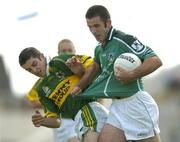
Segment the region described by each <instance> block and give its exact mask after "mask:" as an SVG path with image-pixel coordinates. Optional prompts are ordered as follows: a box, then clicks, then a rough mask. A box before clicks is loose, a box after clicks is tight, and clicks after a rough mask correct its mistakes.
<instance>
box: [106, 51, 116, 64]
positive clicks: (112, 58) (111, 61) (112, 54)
mask: <svg viewBox="0 0 180 142" xmlns="http://www.w3.org/2000/svg"><path fill="white" fill-rule="evenodd" d="M107 58H108V61H109V63H113V61H114V58H115V54H114V53H113V52H112V53H109V54H108V57H107Z"/></svg>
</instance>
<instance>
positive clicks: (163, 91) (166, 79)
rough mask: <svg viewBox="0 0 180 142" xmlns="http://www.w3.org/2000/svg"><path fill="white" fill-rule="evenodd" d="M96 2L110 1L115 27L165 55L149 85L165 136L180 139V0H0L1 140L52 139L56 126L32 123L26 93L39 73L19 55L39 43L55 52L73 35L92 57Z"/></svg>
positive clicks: (48, 51)
mask: <svg viewBox="0 0 180 142" xmlns="http://www.w3.org/2000/svg"><path fill="white" fill-rule="evenodd" d="M94 4H102V5H104V6H106V7H107V8H108V10H109V11H110V13H111V17H112V23H113V26H114V27H115V28H117V29H119V30H122V31H124V32H126V33H129V34H132V35H134V36H137V37H138V39H139V40H140V41H141V42H142V43H144V44H146V45H148V46H150V47H151V48H152V49H153V50H154V51H155V52H156V53H157V54H158V55H159V56H160V58H161V59H162V61H163V66H162V67H161V68H160V69H158V70H157V71H156V72H154V73H152V74H151V75H149V76H147V77H145V78H144V83H145V89H146V90H147V91H148V92H149V93H151V95H152V96H153V97H154V99H155V100H156V102H157V103H158V105H159V109H160V128H161V138H162V141H163V142H170V141H171V142H179V141H180V123H178V121H179V120H180V111H179V108H180V64H179V55H178V52H177V48H178V45H179V43H178V41H179V40H178V39H179V33H180V27H179V25H180V21H179V20H178V17H179V13H180V9H179V6H178V0H146V1H144V0H136V1H133V0H119V1H118V2H117V1H116V0H111V1H109V0H86V1H85V0H76V1H71V0H66V1H65V0H61V1H60V0H53V1H52V0H0V17H1V24H0V38H1V40H0V142H30V141H34V142H50V141H52V131H51V129H48V128H43V127H40V128H35V127H33V125H32V123H31V115H32V113H33V110H32V108H31V107H30V106H29V105H28V103H27V101H26V99H25V95H26V94H27V92H28V91H29V90H30V89H31V87H32V85H33V84H34V83H35V81H36V80H37V78H36V77H35V76H33V75H31V74H29V73H27V72H26V71H24V70H23V69H22V68H20V66H19V64H18V55H19V53H20V51H21V50H22V49H24V48H25V47H29V46H34V47H36V48H38V49H40V50H41V51H42V52H44V53H45V54H46V55H48V56H54V55H56V54H57V44H58V42H59V41H60V40H61V39H63V38H69V39H71V40H72V41H73V42H74V44H75V46H76V47H75V48H76V50H77V53H78V54H87V55H91V56H93V51H94V47H95V45H96V43H97V42H96V40H95V39H94V37H93V36H92V35H91V33H90V32H89V29H88V27H87V25H86V21H85V17H84V15H85V13H86V11H87V9H88V8H89V7H90V6H91V5H94ZM107 103H108V105H109V101H107Z"/></svg>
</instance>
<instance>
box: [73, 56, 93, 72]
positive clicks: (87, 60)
mask: <svg viewBox="0 0 180 142" xmlns="http://www.w3.org/2000/svg"><path fill="white" fill-rule="evenodd" d="M75 58H76V59H77V60H78V61H80V62H81V63H82V64H83V67H84V68H85V69H87V68H88V67H89V66H90V65H91V64H92V63H93V59H92V58H91V57H90V56H86V55H75Z"/></svg>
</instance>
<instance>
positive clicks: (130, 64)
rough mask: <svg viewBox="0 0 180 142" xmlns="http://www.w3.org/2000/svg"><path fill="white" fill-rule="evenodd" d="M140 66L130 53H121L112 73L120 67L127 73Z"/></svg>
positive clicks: (134, 56) (139, 61)
mask: <svg viewBox="0 0 180 142" xmlns="http://www.w3.org/2000/svg"><path fill="white" fill-rule="evenodd" d="M141 64H142V62H141V60H140V59H139V57H138V56H136V55H135V54H132V53H123V54H121V55H119V56H118V57H117V59H116V60H115V62H114V72H116V71H117V68H118V67H120V68H122V69H124V70H127V71H132V70H134V69H135V68H137V67H138V66H140V65H141Z"/></svg>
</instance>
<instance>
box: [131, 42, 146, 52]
mask: <svg viewBox="0 0 180 142" xmlns="http://www.w3.org/2000/svg"><path fill="white" fill-rule="evenodd" d="M131 47H132V49H133V50H135V51H136V52H141V51H142V50H143V49H144V48H145V46H144V45H143V44H142V43H141V42H140V41H139V40H135V41H134V42H133V44H132V45H131Z"/></svg>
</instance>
